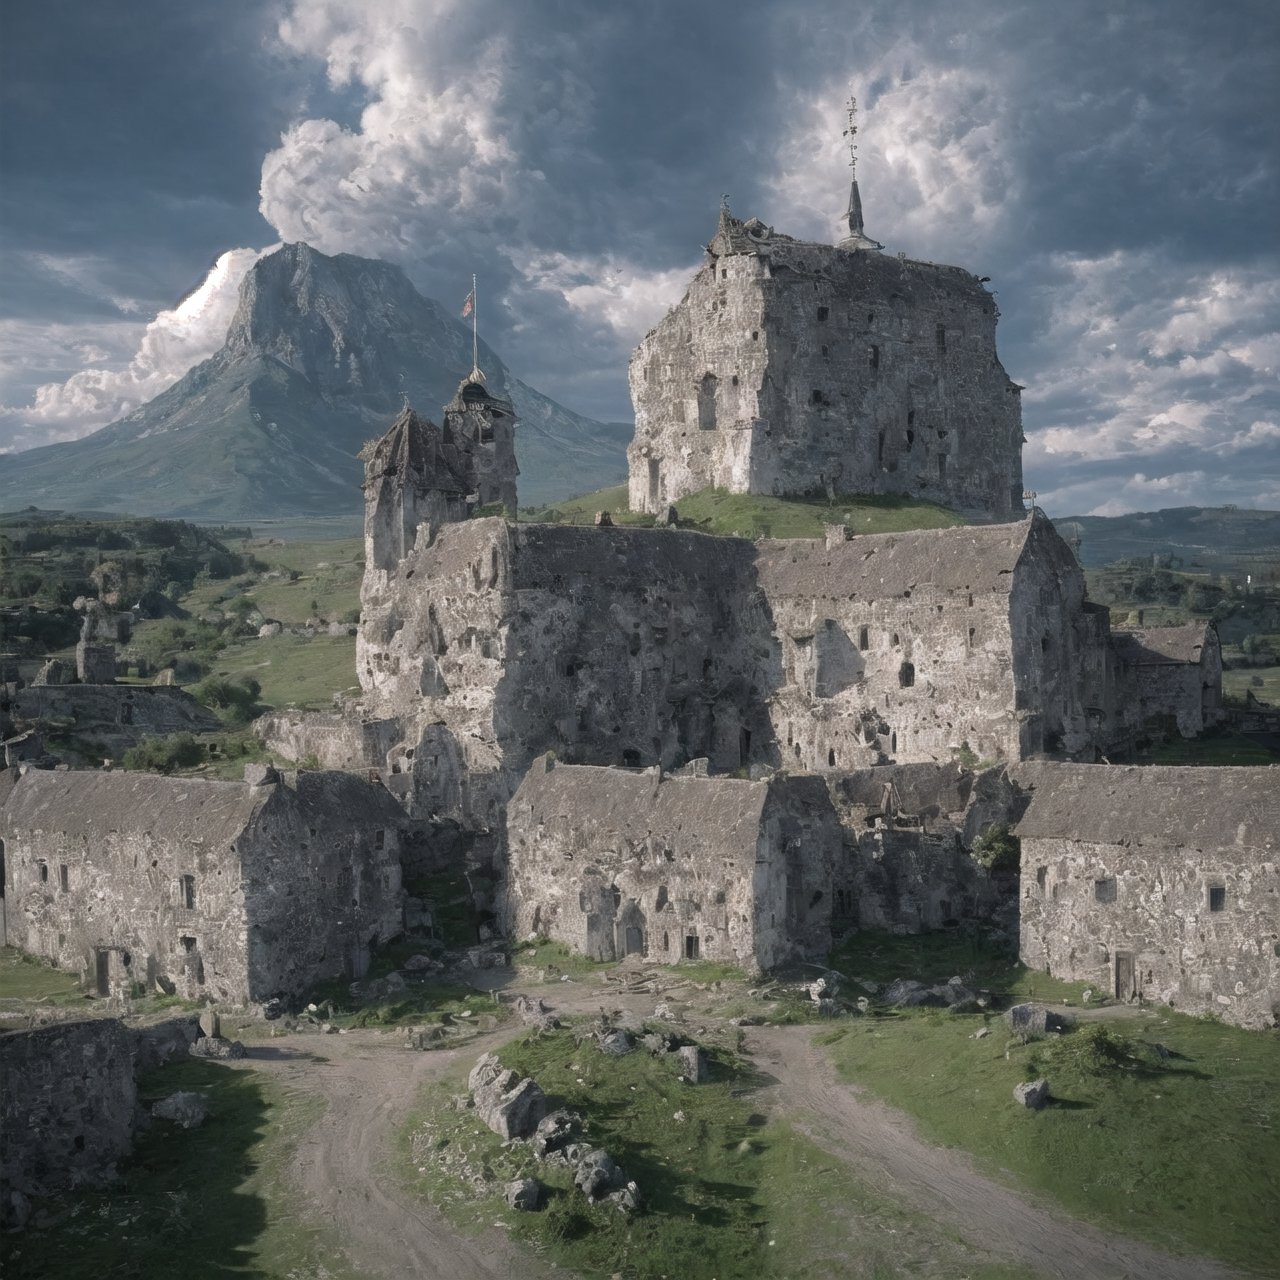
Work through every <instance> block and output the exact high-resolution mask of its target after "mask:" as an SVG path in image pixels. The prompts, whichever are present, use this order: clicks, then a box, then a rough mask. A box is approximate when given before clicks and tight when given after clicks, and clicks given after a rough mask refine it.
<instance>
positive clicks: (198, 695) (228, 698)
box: [191, 676, 262, 724]
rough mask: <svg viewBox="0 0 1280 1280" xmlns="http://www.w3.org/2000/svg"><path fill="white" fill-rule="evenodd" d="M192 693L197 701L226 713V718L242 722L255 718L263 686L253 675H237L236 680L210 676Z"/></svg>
mask: <svg viewBox="0 0 1280 1280" xmlns="http://www.w3.org/2000/svg"><path fill="white" fill-rule="evenodd" d="M191 693H192V696H193V697H194V698H195V700H196V701H197V702H200V703H203V704H204V705H205V706H206V707H210V708H212V709H213V710H214V711H218V712H222V713H224V714H223V718H224V719H226V720H230V721H232V722H235V723H241V724H242V723H244V722H245V721H246V720H250V719H252V718H253V713H254V710H255V708H256V706H257V702H258V698H259V696H260V695H261V693H262V686H261V685H260V684H259V683H258V682H257V681H256V680H255V679H254V678H253V677H252V676H237V677H236V678H235V679H234V680H228V679H226V678H225V677H223V676H209V677H208V679H205V680H201V681H200V683H199V684H198V685H196V686H195V688H193V689H192V690H191Z"/></svg>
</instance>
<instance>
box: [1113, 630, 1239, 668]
mask: <svg viewBox="0 0 1280 1280" xmlns="http://www.w3.org/2000/svg"><path fill="white" fill-rule="evenodd" d="M1212 631H1213V628H1212V627H1211V626H1210V625H1209V624H1208V623H1207V622H1190V623H1187V624H1186V625H1185V626H1182V627H1147V628H1145V629H1142V630H1136V631H1116V632H1114V633H1113V635H1114V638H1115V640H1116V643H1117V646H1118V648H1119V649H1120V652H1121V654H1122V655H1123V656H1124V657H1125V658H1127V659H1128V660H1129V661H1130V662H1136V663H1137V664H1138V666H1140V667H1147V666H1167V665H1169V664H1172V663H1190V664H1192V665H1198V664H1199V662H1200V657H1201V655H1202V654H1203V653H1204V650H1205V646H1206V645H1209V646H1212V644H1213V642H1214V637H1213V636H1212V635H1211V633H1212Z"/></svg>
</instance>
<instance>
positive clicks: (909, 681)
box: [898, 662, 916, 689]
mask: <svg viewBox="0 0 1280 1280" xmlns="http://www.w3.org/2000/svg"><path fill="white" fill-rule="evenodd" d="M915 682H916V669H915V667H914V666H912V664H911V663H909V662H904V663H903V664H902V666H900V667H899V668H898V684H899V685H901V686H902V688H904V689H910V688H911V686H912V685H913V684H915Z"/></svg>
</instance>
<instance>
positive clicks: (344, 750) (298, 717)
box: [253, 710, 399, 769]
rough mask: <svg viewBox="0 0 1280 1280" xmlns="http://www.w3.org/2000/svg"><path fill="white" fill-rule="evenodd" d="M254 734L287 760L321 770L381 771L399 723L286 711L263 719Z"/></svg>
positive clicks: (354, 715) (255, 725) (354, 714)
mask: <svg viewBox="0 0 1280 1280" xmlns="http://www.w3.org/2000/svg"><path fill="white" fill-rule="evenodd" d="M253 732H254V736H255V737H257V738H259V739H260V740H261V741H262V743H263V744H264V745H265V746H266V748H267V749H268V750H269V751H275V752H278V753H279V754H280V756H281V758H282V759H284V760H293V761H298V762H301V761H305V760H314V761H315V763H316V765H318V766H319V768H321V769H369V768H377V769H381V768H382V767H383V765H384V764H385V762H386V758H387V752H388V751H390V750H391V748H392V746H393V745H394V744H395V742H396V740H397V739H398V737H399V724H398V722H397V721H395V720H366V719H364V718H362V717H361V716H360V715H359V714H358V712H349V713H344V712H325V711H296V710H285V711H273V712H271V713H270V714H269V715H265V716H260V717H259V718H258V719H257V720H255V721H254V722H253Z"/></svg>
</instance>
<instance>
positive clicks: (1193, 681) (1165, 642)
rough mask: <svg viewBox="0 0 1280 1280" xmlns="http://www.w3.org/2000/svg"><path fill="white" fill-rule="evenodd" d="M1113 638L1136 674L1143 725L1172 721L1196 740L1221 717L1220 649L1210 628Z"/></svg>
mask: <svg viewBox="0 0 1280 1280" xmlns="http://www.w3.org/2000/svg"><path fill="white" fill-rule="evenodd" d="M1113 639H1114V642H1115V645H1116V649H1117V652H1118V653H1119V655H1120V658H1121V660H1122V661H1123V662H1125V663H1127V664H1128V665H1129V666H1131V667H1132V668H1133V669H1134V671H1135V672H1136V676H1137V694H1138V700H1139V710H1138V718H1139V719H1140V721H1141V722H1142V723H1143V724H1152V723H1157V722H1159V721H1160V720H1161V719H1166V720H1171V721H1172V722H1173V723H1174V724H1175V725H1176V726H1177V729H1178V732H1179V733H1180V734H1181V735H1182V736H1183V737H1184V738H1194V737H1196V735H1197V734H1200V733H1203V732H1204V730H1205V729H1207V728H1210V727H1212V726H1213V725H1215V724H1217V723H1218V721H1219V720H1220V719H1221V718H1222V648H1221V646H1220V644H1219V643H1218V633H1217V631H1216V630H1215V629H1214V628H1213V626H1212V624H1209V623H1203V622H1196V623H1190V624H1188V625H1187V626H1183V627H1151V628H1148V629H1147V630H1141V631H1117V632H1115V633H1114V636H1113Z"/></svg>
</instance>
